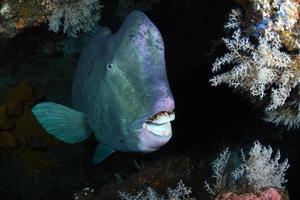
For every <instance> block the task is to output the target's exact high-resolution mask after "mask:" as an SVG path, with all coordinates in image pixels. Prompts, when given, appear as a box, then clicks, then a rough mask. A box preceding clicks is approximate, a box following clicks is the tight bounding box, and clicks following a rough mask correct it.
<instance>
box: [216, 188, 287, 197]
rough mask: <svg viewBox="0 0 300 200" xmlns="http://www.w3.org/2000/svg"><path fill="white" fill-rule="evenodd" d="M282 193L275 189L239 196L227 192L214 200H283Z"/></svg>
mask: <svg viewBox="0 0 300 200" xmlns="http://www.w3.org/2000/svg"><path fill="white" fill-rule="evenodd" d="M281 199H282V197H281V194H280V192H279V191H278V190H277V189H275V188H268V189H266V190H264V191H259V192H257V193H247V194H242V195H237V194H234V193H232V192H227V193H224V194H220V195H218V196H217V197H216V198H215V199H214V200H281Z"/></svg>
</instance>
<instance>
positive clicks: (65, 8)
mask: <svg viewBox="0 0 300 200" xmlns="http://www.w3.org/2000/svg"><path fill="white" fill-rule="evenodd" d="M47 6H48V8H49V10H51V11H52V14H51V16H50V17H49V30H52V31H54V32H58V31H59V29H60V26H62V27H63V32H64V33H67V34H68V35H69V36H72V37H77V35H78V33H79V32H80V31H83V32H85V33H87V32H89V31H91V30H92V29H93V28H95V27H96V25H97V22H98V21H99V20H100V8H101V7H100V4H99V1H98V0H77V1H74V0H67V1H63V2H62V3H60V2H59V1H57V2H56V1H49V4H48V5H47Z"/></svg>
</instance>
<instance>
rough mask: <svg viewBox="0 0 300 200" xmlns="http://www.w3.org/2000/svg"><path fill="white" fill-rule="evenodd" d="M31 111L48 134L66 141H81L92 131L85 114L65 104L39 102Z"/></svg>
mask: <svg viewBox="0 0 300 200" xmlns="http://www.w3.org/2000/svg"><path fill="white" fill-rule="evenodd" d="M32 113H33V114H34V116H35V117H36V118H37V120H38V121H39V123H40V124H41V125H42V127H43V128H44V129H45V130H46V131H47V132H48V133H49V134H50V135H53V136H54V137H56V138H57V139H59V140H62V141H64V142H66V143H75V142H81V141H83V140H85V139H86V138H87V137H88V136H89V135H90V134H91V133H92V131H91V130H90V128H89V127H88V124H87V122H86V116H85V114H84V113H81V112H78V111H76V110H73V109H71V108H68V107H66V106H63V105H60V104H56V103H51V102H44V103H39V104H37V105H36V106H34V107H33V108H32Z"/></svg>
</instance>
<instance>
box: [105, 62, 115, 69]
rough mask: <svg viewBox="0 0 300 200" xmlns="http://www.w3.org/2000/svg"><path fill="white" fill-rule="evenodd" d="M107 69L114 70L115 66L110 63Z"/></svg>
mask: <svg viewBox="0 0 300 200" xmlns="http://www.w3.org/2000/svg"><path fill="white" fill-rule="evenodd" d="M106 68H107V69H108V70H113V69H114V65H113V64H112V63H109V64H107V65H106Z"/></svg>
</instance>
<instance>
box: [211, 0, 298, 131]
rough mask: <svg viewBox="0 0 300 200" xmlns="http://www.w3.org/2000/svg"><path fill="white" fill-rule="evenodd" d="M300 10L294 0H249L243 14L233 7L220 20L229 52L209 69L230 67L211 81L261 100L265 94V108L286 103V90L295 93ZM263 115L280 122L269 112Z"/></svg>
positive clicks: (278, 106)
mask: <svg viewBox="0 0 300 200" xmlns="http://www.w3.org/2000/svg"><path fill="white" fill-rule="evenodd" d="M299 9H300V7H299V3H297V2H296V1H294V0H250V6H248V7H247V9H246V11H245V12H243V13H242V12H241V11H239V10H232V12H231V14H230V15H229V21H228V22H227V23H226V24H225V29H227V30H229V31H232V35H231V36H230V37H229V38H223V41H224V43H225V45H226V47H227V49H228V50H229V52H228V53H225V54H224V55H223V56H221V57H220V58H217V59H216V60H215V62H214V63H213V68H212V71H213V72H215V73H216V72H220V71H221V70H223V69H222V68H223V67H224V66H226V67H230V66H231V69H230V70H229V71H227V72H226V71H225V72H224V73H220V74H218V75H215V76H214V77H213V78H211V79H210V82H211V84H212V85H213V86H218V85H220V84H221V83H227V84H228V85H229V86H231V87H234V88H241V89H242V90H244V91H249V93H250V94H251V95H252V96H256V97H259V98H260V99H263V98H264V97H268V98H269V99H270V102H269V105H267V107H266V111H267V112H271V111H272V112H276V109H279V108H281V107H282V106H283V105H285V103H286V102H287V99H288V97H289V96H290V94H291V92H293V91H295V90H296V92H299V89H298V87H297V86H298V85H299V80H300V66H299V46H300V44H299ZM249 13H250V14H249ZM297 101H298V102H299V99H297ZM297 112H298V111H297ZM277 115H278V114H277ZM277 115H276V114H275V116H277ZM267 118H269V121H275V123H279V121H280V122H282V118H280V117H274V114H272V117H267ZM283 118H284V119H287V118H288V117H283ZM283 121H284V120H283ZM298 121H300V120H298V119H297V120H293V122H291V123H292V124H293V123H294V122H296V123H298ZM284 123H285V124H289V122H284ZM290 126H294V125H290ZM297 126H298V125H297Z"/></svg>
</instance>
